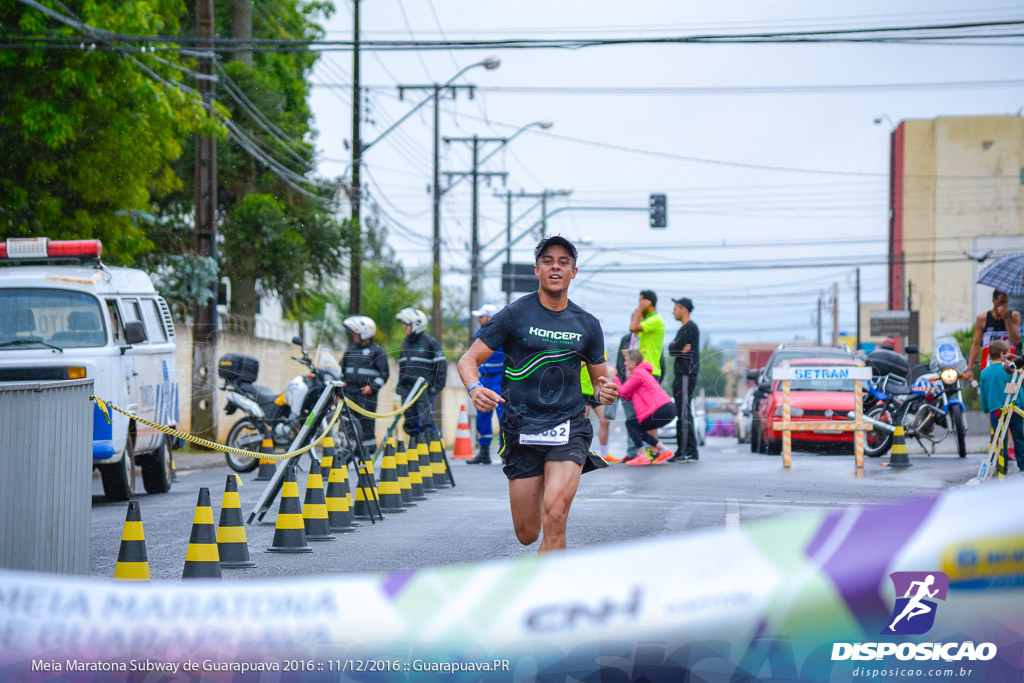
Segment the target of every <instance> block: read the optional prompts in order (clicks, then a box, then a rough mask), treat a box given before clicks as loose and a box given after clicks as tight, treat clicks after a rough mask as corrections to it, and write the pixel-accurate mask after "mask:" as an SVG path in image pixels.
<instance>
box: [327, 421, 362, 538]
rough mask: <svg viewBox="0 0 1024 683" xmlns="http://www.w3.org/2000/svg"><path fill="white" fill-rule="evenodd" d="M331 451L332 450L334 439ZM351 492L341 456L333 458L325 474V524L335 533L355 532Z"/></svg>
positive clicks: (346, 469) (345, 467)
mask: <svg viewBox="0 0 1024 683" xmlns="http://www.w3.org/2000/svg"><path fill="white" fill-rule="evenodd" d="M327 439H330V441H331V450H332V451H333V450H334V439H331V437H327ZM327 439H325V440H324V444H325V445H324V452H325V453H326V452H327V446H326V443H327ZM352 519H353V516H352V492H351V491H350V490H349V487H348V465H347V464H346V463H345V461H344V458H342V457H341V456H334V457H333V459H332V460H331V469H330V471H329V472H328V474H327V523H328V526H329V527H330V529H331V531H333V532H335V533H339V532H340V533H349V532H352V531H355V530H356V524H355V523H354V522H353V521H352Z"/></svg>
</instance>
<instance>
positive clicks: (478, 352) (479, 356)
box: [459, 339, 505, 413]
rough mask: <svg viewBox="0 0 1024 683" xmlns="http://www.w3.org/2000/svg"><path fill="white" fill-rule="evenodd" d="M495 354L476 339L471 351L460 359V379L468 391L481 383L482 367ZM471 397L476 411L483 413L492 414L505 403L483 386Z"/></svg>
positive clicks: (473, 392) (499, 395)
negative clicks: (491, 412) (499, 405)
mask: <svg viewBox="0 0 1024 683" xmlns="http://www.w3.org/2000/svg"><path fill="white" fill-rule="evenodd" d="M493 354H494V350H493V349H489V348H488V347H487V345H486V344H484V343H483V342H482V341H480V340H479V339H476V340H474V341H473V345H472V346H470V347H469V351H466V353H465V354H463V356H462V358H460V359H459V377H460V378H462V383H463V384H464V385H465V386H466V388H467V389H468V388H469V387H471V386H473V385H474V384H476V383H477V382H479V381H480V365H481V364H482V363H483V362H484V361H485V360H487V359H488V358H490V357H491V355H493ZM469 397H470V398H471V399H473V405H474V406H476V409H477V410H479V411H480V412H482V413H487V412H490V411H492V410H494V409H495V408H497V407H498V404H499V403H504V402H505V399H503V398H502V397H501V394H499V393H497V392H495V391H491V390H490V389H488V388H487V387H485V386H483V385H481V386H477V387H474V388H473V391H471V392H470V393H469Z"/></svg>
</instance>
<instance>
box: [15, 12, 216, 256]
mask: <svg viewBox="0 0 1024 683" xmlns="http://www.w3.org/2000/svg"><path fill="white" fill-rule="evenodd" d="M49 4H50V5H51V6H54V9H58V11H62V12H63V11H64V10H63V9H59V8H58V7H56V3H49ZM64 6H65V7H67V8H68V9H69V10H70V11H72V12H74V13H75V14H76V16H77V17H78V18H79V19H80V20H81V21H83V22H85V23H87V24H90V25H93V26H96V27H99V28H103V29H107V30H110V31H117V32H123V33H136V34H175V33H177V32H178V30H179V17H180V16H181V15H182V14H183V13H184V11H185V7H184V4H183V3H182V2H181V1H180V0H133V2H116V1H108V2H99V1H92V2H84V1H83V2H70V1H69V2H67V3H64ZM0 25H3V26H6V27H11V28H13V29H14V30H16V31H17V32H18V33H20V34H24V35H51V36H52V35H57V36H75V35H76V34H75V33H74V32H73V30H72V29H70V28H68V27H65V26H64V25H62V24H59V23H57V22H56V21H55V20H54V19H52V18H50V17H47V16H46V15H44V14H43V13H41V12H39V11H38V10H35V9H32V8H29V7H26V6H25V5H23V4H20V3H17V2H8V3H2V4H0ZM162 54H163V59H166V60H168V61H172V62H174V61H175V60H177V59H178V57H176V55H175V53H174V52H165V53H162ZM133 59H134V60H137V61H133ZM139 63H142V64H145V65H146V66H147V67H149V68H150V69H152V70H153V71H155V72H157V73H158V74H159V75H160V76H161V77H162V78H164V79H166V80H167V81H170V82H177V81H180V80H181V79H182V74H181V73H180V72H179V71H178V70H177V69H174V68H172V67H170V66H167V65H166V64H162V63H160V62H158V61H156V60H155V59H154V58H152V56H146V55H142V54H137V55H135V56H134V58H129V57H127V56H125V55H124V54H122V53H121V52H117V51H106V50H100V49H94V50H88V49H83V50H44V49H39V50H29V51H20V50H18V51H16V50H2V49H0V149H3V154H2V155H0V233H2V234H3V235H5V236H8V235H14V236H48V237H52V238H58V239H59V238H64V239H74V238H98V239H101V240H103V242H104V246H105V249H104V257H106V258H107V259H108V260H111V261H113V262H116V263H129V262H131V261H132V260H133V259H134V258H135V257H137V256H139V255H141V254H143V253H144V252H147V251H149V250H151V249H152V248H153V246H154V245H153V242H152V240H151V239H150V238H149V236H148V235H147V231H146V226H145V223H144V220H145V216H146V214H147V212H148V211H149V209H150V202H151V198H152V197H161V196H166V195H167V194H169V193H171V192H172V191H174V190H177V189H179V188H180V187H181V185H182V183H181V178H179V177H178V175H176V174H175V172H174V170H173V166H172V164H173V162H174V161H175V160H176V159H178V158H179V157H180V156H181V155H182V152H183V144H182V143H183V141H184V140H185V139H187V138H188V137H189V136H191V135H192V134H194V133H196V132H205V133H208V134H219V133H220V132H221V131H220V129H219V127H218V126H217V125H216V124H215V122H214V121H213V120H212V119H211V118H210V117H209V116H208V115H207V113H206V111H205V109H204V108H203V106H202V103H201V101H200V100H199V99H198V98H197V97H196V96H194V95H192V94H187V93H184V92H181V91H179V90H177V89H175V88H173V87H168V86H166V85H163V84H161V83H159V82H158V81H157V80H156V79H154V78H153V77H151V76H150V75H148V74H146V73H145V72H144V70H143V68H142V67H141V66H140V65H139Z"/></svg>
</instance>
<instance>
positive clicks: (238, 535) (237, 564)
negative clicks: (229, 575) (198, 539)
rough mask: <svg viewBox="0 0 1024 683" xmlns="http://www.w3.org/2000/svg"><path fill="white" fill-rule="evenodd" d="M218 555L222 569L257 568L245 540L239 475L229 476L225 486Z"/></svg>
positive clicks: (219, 525)
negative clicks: (239, 492) (239, 494)
mask: <svg viewBox="0 0 1024 683" xmlns="http://www.w3.org/2000/svg"><path fill="white" fill-rule="evenodd" d="M217 553H218V554H219V555H220V567H221V569H223V568H225V567H227V568H229V569H239V568H242V567H255V566H256V563H255V562H253V561H252V558H251V557H249V543H248V541H246V538H245V523H244V522H243V521H242V501H241V499H240V498H239V497H238V475H237V474H229V475H228V480H227V482H226V483H225V484H224V502H223V504H221V506H220V524H218V525H217Z"/></svg>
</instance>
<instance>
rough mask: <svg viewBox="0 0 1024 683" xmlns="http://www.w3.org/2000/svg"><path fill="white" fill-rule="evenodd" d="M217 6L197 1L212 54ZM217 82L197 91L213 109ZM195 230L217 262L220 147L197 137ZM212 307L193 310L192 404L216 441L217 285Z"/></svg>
mask: <svg viewBox="0 0 1024 683" xmlns="http://www.w3.org/2000/svg"><path fill="white" fill-rule="evenodd" d="M213 17H214V14H213V0H196V36H197V37H198V38H199V39H200V41H199V43H198V44H199V46H200V49H203V48H206V49H208V50H212V49H213V48H212V46H209V45H206V44H204V43H203V42H202V41H203V40H204V39H212V38H213V36H214V24H213V22H214V19H213ZM197 71H199V73H201V74H204V75H207V76H213V58H212V57H201V58H200V59H199V64H198V68H197ZM214 87H215V86H214V82H213V80H212V79H210V80H208V79H199V81H198V83H197V84H196V88H197V89H198V90H199V92H201V93H202V95H203V101H204V102H205V103H206V106H207V107H208V108H210V109H212V107H213V99H214ZM194 175H195V198H194V202H195V230H194V231H193V248H194V250H195V253H196V255H197V256H199V257H209V258H213V259H214V260H216V258H217V213H216V210H217V141H216V140H215V139H214V138H213V137H210V136H208V135H196V136H195V174H194ZM213 287H214V291H213V292H211V294H212V296H211V297H210V299H209V301H207V302H205V303H203V302H199V301H196V302H195V304H194V305H193V307H192V399H191V404H190V406H191V419H190V422H191V431H192V433H193V434H195V435H197V436H201V437H204V438H207V439H211V440H214V439H216V438H217V380H216V377H217V362H216V361H217V290H216V287H217V280H216V279H214V283H213Z"/></svg>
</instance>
